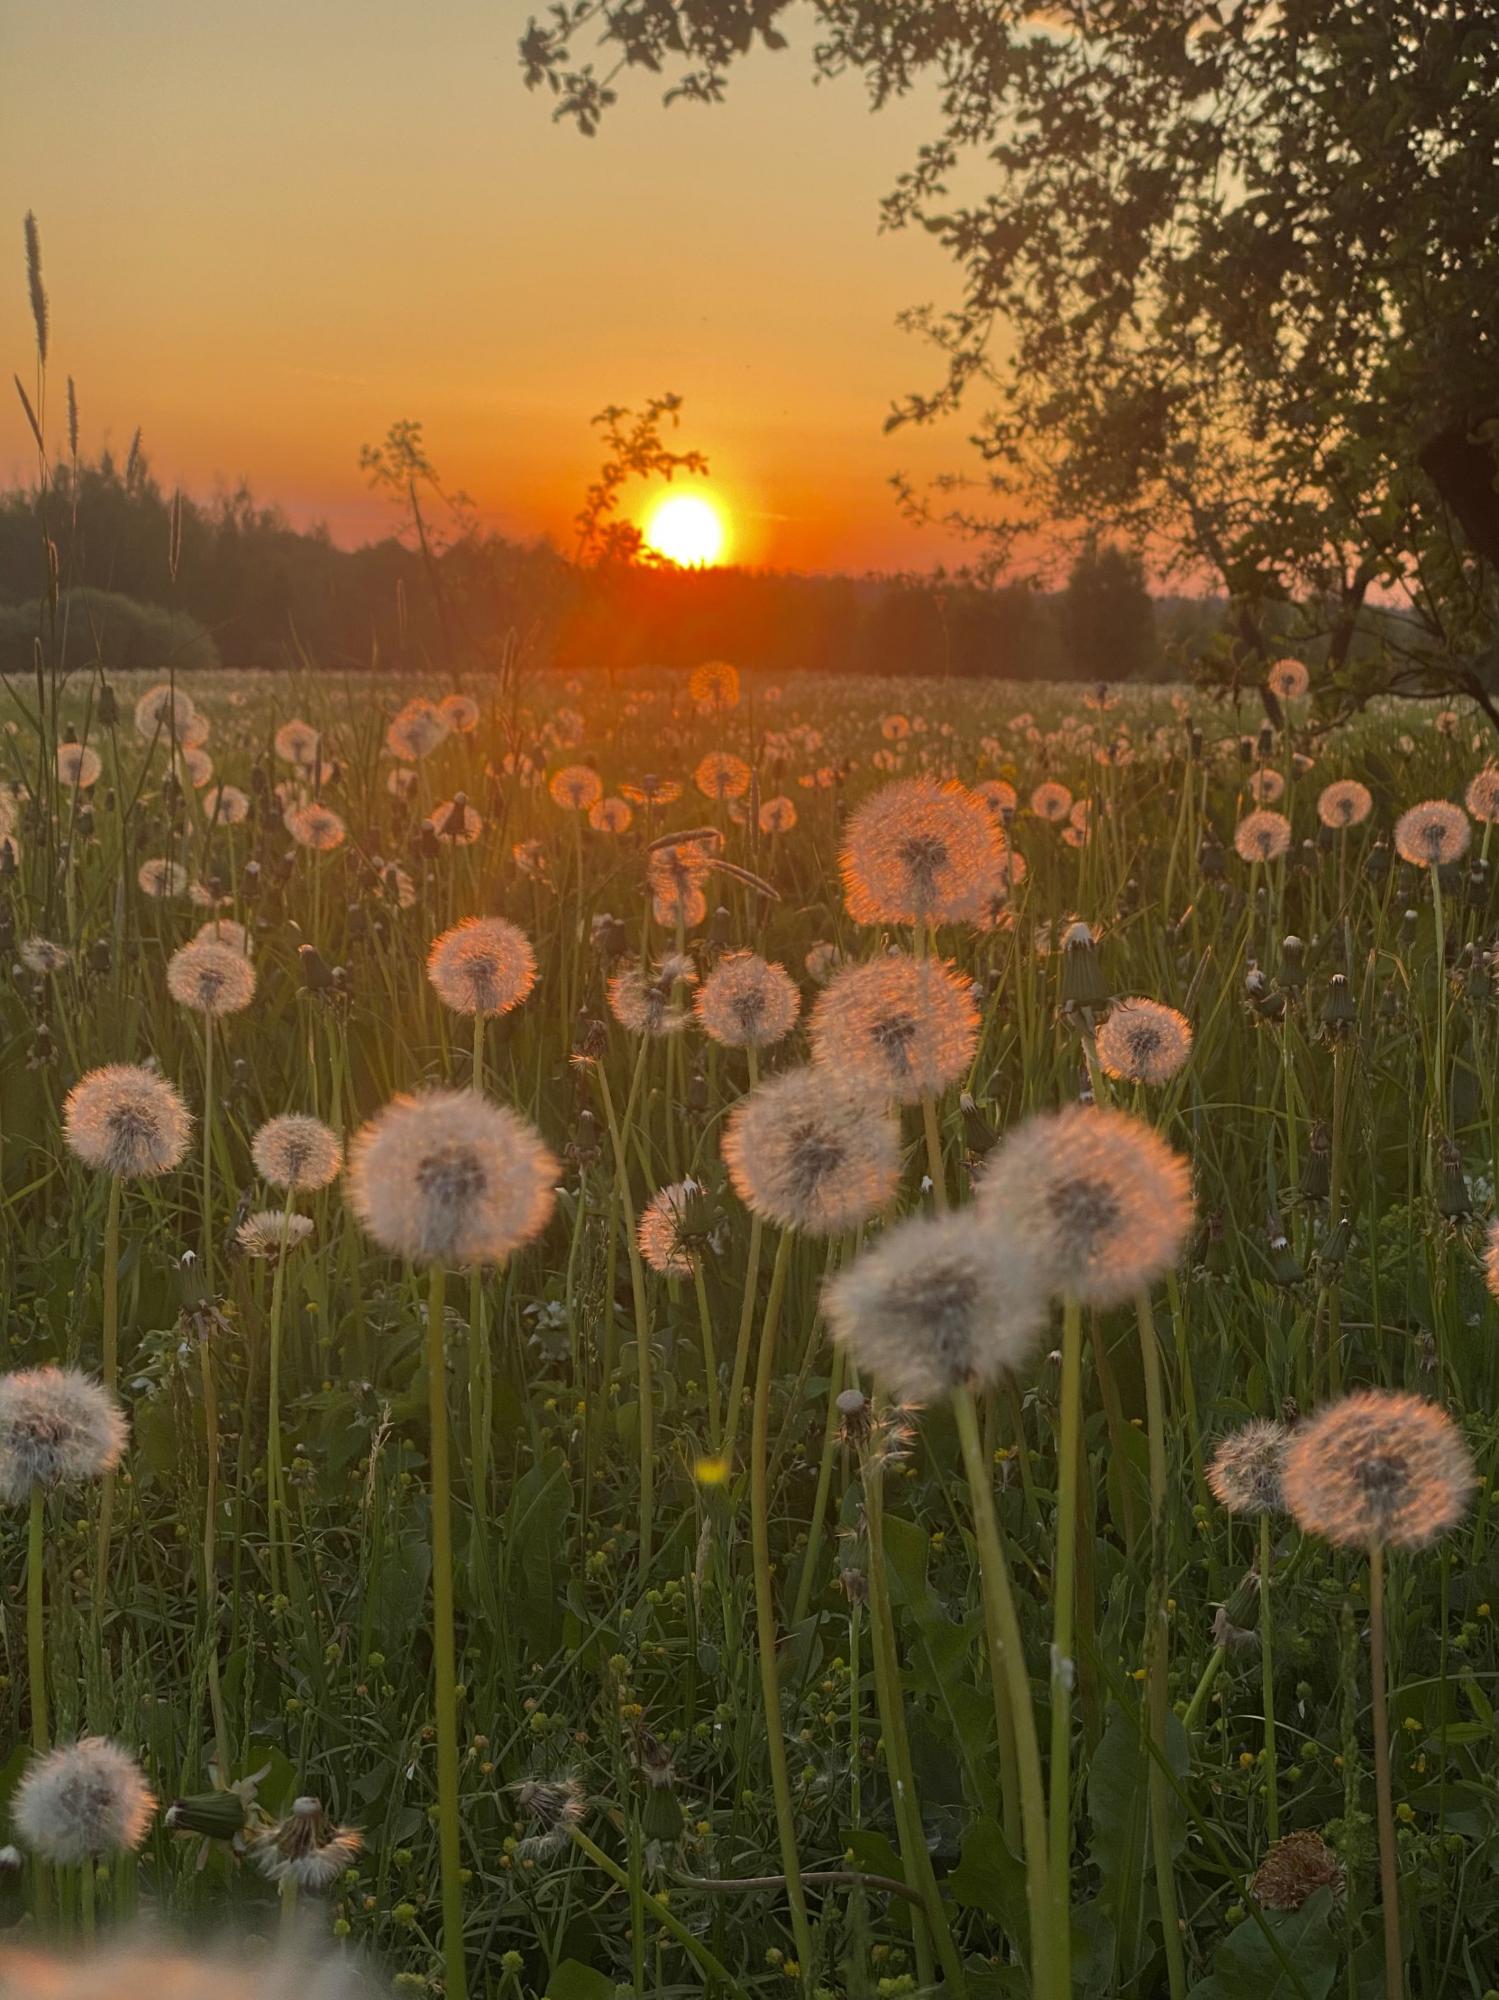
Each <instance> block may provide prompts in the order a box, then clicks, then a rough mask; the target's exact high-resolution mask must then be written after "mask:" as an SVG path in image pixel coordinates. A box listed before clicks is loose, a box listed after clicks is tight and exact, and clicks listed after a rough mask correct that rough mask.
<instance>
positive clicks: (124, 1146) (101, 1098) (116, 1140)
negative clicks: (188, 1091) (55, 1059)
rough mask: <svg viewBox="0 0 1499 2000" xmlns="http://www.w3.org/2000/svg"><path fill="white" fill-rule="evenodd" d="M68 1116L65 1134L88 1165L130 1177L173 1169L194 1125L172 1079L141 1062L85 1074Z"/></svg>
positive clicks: (70, 1098)
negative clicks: (169, 1080) (172, 1083)
mask: <svg viewBox="0 0 1499 2000" xmlns="http://www.w3.org/2000/svg"><path fill="white" fill-rule="evenodd" d="M62 1117H63V1127H62V1129H63V1138H64V1139H65V1140H66V1142H67V1144H68V1146H69V1147H70V1148H71V1149H72V1151H73V1152H74V1153H75V1154H76V1155H77V1157H78V1158H79V1159H80V1160H82V1161H83V1163H84V1165H85V1166H88V1167H93V1168H95V1169H96V1170H97V1171H98V1172H100V1173H106V1174H113V1175H115V1176H116V1177H117V1178H118V1179H120V1180H127V1181H135V1180H154V1179H155V1178H156V1176H157V1175H158V1174H165V1173H170V1172H171V1170H172V1168H173V1167H175V1166H177V1165H178V1164H179V1162H180V1161H181V1159H182V1157H183V1155H184V1154H185V1153H186V1151H187V1142H188V1137H189V1134H190V1133H191V1131H192V1124H193V1121H192V1118H191V1116H190V1115H189V1113H188V1109H187V1106H186V1105H185V1104H184V1103H183V1102H182V1099H181V1098H180V1097H179V1096H178V1095H177V1092H176V1091H175V1090H174V1089H173V1088H172V1086H171V1084H170V1083H168V1082H167V1080H166V1078H165V1077H164V1076H159V1075H158V1074H157V1072H156V1071H155V1070H154V1069H145V1068H143V1067H141V1066H139V1065H137V1064H135V1063H108V1064H106V1065H105V1066H104V1067H103V1068H102V1069H91V1070H90V1071H89V1072H88V1074H87V1075H86V1076H82V1077H80V1078H79V1079H78V1081H77V1083H75V1084H74V1085H73V1088H72V1089H71V1090H70V1091H69V1092H68V1095H67V1099H66V1101H65V1102H64V1104H63V1113H62Z"/></svg>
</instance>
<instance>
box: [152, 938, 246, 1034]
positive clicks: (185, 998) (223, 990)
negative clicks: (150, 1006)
mask: <svg viewBox="0 0 1499 2000" xmlns="http://www.w3.org/2000/svg"><path fill="white" fill-rule="evenodd" d="M167 991H168V992H169V993H170V994H171V996H172V998H173V999H174V1000H176V1001H177V1002H178V1003H179V1004H180V1005H182V1006H184V1007H191V1008H192V1009H193V1011H194V1013H198V1014H203V1015H205V1016H206V1017H207V1018H208V1019H209V1020H213V1021H217V1020H221V1019H223V1018H224V1016H226V1015H229V1014H238V1013H242V1012H243V1010H244V1009H245V1008H246V1007H248V1006H249V1004H250V1002H251V1001H252V1000H253V999H254V998H255V968H254V966H253V965H251V963H250V961H249V959H247V958H246V957H245V955H244V953H243V952H242V951H236V950H235V948H234V947H233V945H230V944H225V943H224V942H223V940H222V939H219V938H211V937H196V938H194V939H193V940H192V942H191V944H185V945H182V946H181V947H180V948H179V949H178V950H176V951H174V952H173V953H172V956H171V957H170V958H169V959H168V960H167Z"/></svg>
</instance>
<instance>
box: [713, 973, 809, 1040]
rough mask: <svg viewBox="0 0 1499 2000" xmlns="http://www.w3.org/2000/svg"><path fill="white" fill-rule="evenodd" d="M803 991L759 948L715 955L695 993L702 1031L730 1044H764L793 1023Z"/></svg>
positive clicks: (780, 1037)
mask: <svg viewBox="0 0 1499 2000" xmlns="http://www.w3.org/2000/svg"><path fill="white" fill-rule="evenodd" d="M801 1004H802V1002H801V995H800V993H798V991H797V989H796V985H795V982H794V981H793V980H792V978H791V976H790V974H789V973H788V972H787V971H786V968H785V967H784V966H783V965H772V964H768V963H767V962H766V960H764V959H763V958H761V957H760V956H759V954H758V953H757V952H753V951H734V952H730V953H729V954H728V956H727V957H726V958H722V959H720V960H719V962H718V964H717V965H716V966H714V968H713V970H712V971H711V972H710V973H709V974H708V977H707V978H706V979H705V980H704V981H703V983H702V985H701V986H700V987H699V989H698V991H697V993H696V995H695V996H694V1000H693V1006H694V1008H695V1010H696V1013H697V1018H698V1020H699V1022H700V1023H701V1025H702V1029H703V1033H704V1034H705V1035H707V1036H708V1037H709V1039H710V1040H711V1041H715V1042H720V1043H722V1044H723V1046H724V1047H725V1048H730V1049H768V1048H771V1047H772V1046H773V1045H774V1044H775V1043H776V1042H779V1041H781V1040H783V1039H784V1037H785V1036H787V1035H789V1034H790V1033H791V1030H792V1029H793V1028H794V1027H795V1026H796V1017H797V1014H798V1013H799V1012H800V1010H801Z"/></svg>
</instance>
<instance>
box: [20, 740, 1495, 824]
mask: <svg viewBox="0 0 1499 2000" xmlns="http://www.w3.org/2000/svg"><path fill="white" fill-rule="evenodd" d="M58 754H59V755H61V752H59V753H58ZM1463 803H1464V804H1465V805H1466V806H1467V808H1468V811H1469V812H1470V813H1471V814H1472V816H1473V818H1474V819H1476V820H1478V821H1480V822H1481V823H1482V824H1483V825H1484V826H1492V825H1493V824H1494V823H1495V822H1496V821H1499V770H1496V769H1495V767H1494V766H1493V765H1492V764H1486V765H1485V766H1484V768H1483V769H1482V770H1481V771H1479V772H1477V773H1475V775H1474V776H1473V777H1471V778H1470V779H1469V780H1468V789H1467V790H1466V791H1465V792H1464V793H1463Z"/></svg>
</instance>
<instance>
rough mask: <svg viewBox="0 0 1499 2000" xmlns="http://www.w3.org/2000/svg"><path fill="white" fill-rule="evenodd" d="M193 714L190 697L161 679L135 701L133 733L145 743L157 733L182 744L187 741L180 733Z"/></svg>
mask: <svg viewBox="0 0 1499 2000" xmlns="http://www.w3.org/2000/svg"><path fill="white" fill-rule="evenodd" d="M196 713H197V711H196V709H195V708H194V707H193V704H192V699H191V697H190V696H189V695H187V694H186V693H185V692H184V691H183V689H181V688H180V687H179V688H174V687H173V686H172V685H171V683H170V682H169V681H162V682H160V683H159V684H158V685H157V686H156V687H153V688H147V690H146V692H145V693H144V694H143V695H142V696H141V698H140V700H139V701H138V702H137V703H136V704H135V733H136V735H137V736H139V737H141V738H143V739H144V741H146V742H147V743H149V742H151V741H152V740H153V738H155V737H157V736H164V737H166V738H167V739H168V740H169V741H176V742H178V743H183V742H185V741H186V740H187V738H186V736H185V735H184V733H183V732H184V731H185V730H186V729H187V727H188V724H189V723H190V721H191V720H192V718H193V717H194V716H195V715H196ZM204 734H205V735H206V734H207V730H206V728H205V730H204Z"/></svg>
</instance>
